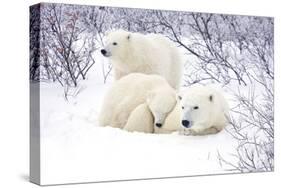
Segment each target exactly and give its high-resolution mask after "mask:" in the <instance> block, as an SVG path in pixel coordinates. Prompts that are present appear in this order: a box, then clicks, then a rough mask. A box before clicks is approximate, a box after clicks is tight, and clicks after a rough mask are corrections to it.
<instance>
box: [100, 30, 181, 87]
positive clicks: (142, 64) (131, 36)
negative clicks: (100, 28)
mask: <svg viewBox="0 0 281 188" xmlns="http://www.w3.org/2000/svg"><path fill="white" fill-rule="evenodd" d="M101 53H102V55H103V56H105V57H108V58H109V60H110V62H111V63H112V66H113V72H114V78H115V79H116V80H118V79H120V78H122V77H123V76H126V75H128V74H130V73H133V72H139V73H144V74H158V75H161V76H163V77H164V78H165V79H166V80H167V81H168V83H169V84H170V85H171V86H172V87H173V88H174V89H178V88H179V86H180V81H181V78H182V72H183V58H182V54H181V53H180V51H179V49H178V48H177V47H176V46H175V44H173V42H172V41H170V40H169V39H168V38H167V37H164V36H162V35H160V34H147V35H144V34H141V33H131V32H128V31H124V30H117V31H113V32H111V33H109V34H108V35H107V37H106V42H105V47H104V49H101Z"/></svg>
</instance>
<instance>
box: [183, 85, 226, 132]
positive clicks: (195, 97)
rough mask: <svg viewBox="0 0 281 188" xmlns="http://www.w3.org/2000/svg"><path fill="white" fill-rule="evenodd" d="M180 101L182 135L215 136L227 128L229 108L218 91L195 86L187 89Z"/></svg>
mask: <svg viewBox="0 0 281 188" xmlns="http://www.w3.org/2000/svg"><path fill="white" fill-rule="evenodd" d="M179 99H180V100H181V107H182V115H181V123H182V126H183V129H182V131H181V133H183V134H185V135H206V134H215V133H218V132H220V131H221V130H222V129H223V128H224V127H225V126H226V124H227V119H228V118H227V117H228V114H229V107H228V103H227V102H226V100H225V98H224V96H223V95H222V93H221V92H219V91H218V90H215V89H213V88H212V87H209V86H202V85H193V86H191V87H189V88H187V89H186V91H184V92H183V95H182V96H179Z"/></svg>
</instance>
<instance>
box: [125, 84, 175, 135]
mask: <svg viewBox="0 0 281 188" xmlns="http://www.w3.org/2000/svg"><path fill="white" fill-rule="evenodd" d="M158 91H159V90H158ZM157 95H159V96H157ZM162 96H165V94H163V93H162V92H154V94H153V96H151V95H150V96H148V99H147V100H146V103H144V104H141V105H140V106H138V107H137V108H136V110H134V111H133V112H132V113H131V115H130V117H129V120H128V122H127V124H126V126H125V127H129V128H130V129H129V131H139V132H149V133H152V132H154V133H157V134H161V133H166V134H167V133H171V132H174V131H179V130H180V128H181V117H180V114H181V110H180V105H179V103H178V102H177V101H176V96H174V100H172V99H171V100H167V102H163V101H160V100H159V99H161V98H162V99H163V100H165V99H164V98H165V97H162ZM158 97H159V98H158ZM168 97H169V94H168ZM169 101H170V102H169ZM153 119H154V121H153ZM155 123H161V125H162V126H161V127H157V126H156V125H155ZM127 129H128V128H126V130H127Z"/></svg>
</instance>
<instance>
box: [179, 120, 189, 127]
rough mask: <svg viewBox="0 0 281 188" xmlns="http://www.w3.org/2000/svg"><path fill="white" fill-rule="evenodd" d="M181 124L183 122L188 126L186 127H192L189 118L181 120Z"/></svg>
mask: <svg viewBox="0 0 281 188" xmlns="http://www.w3.org/2000/svg"><path fill="white" fill-rule="evenodd" d="M181 124H182V125H183V126H184V127H186V128H189V127H190V121H188V120H182V121H181Z"/></svg>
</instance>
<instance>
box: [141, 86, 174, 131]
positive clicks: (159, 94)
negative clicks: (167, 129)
mask: <svg viewBox="0 0 281 188" xmlns="http://www.w3.org/2000/svg"><path fill="white" fill-rule="evenodd" d="M146 103H147V104H148V107H149V109H150V111H151V113H152V115H153V117H154V125H155V126H157V127H159V128H160V127H162V125H163V124H164V122H165V119H166V117H167V116H168V114H169V113H170V112H171V111H172V110H173V109H174V108H175V106H176V104H177V97H176V92H175V91H174V90H173V89H171V88H158V89H155V90H152V91H150V92H149V93H148V94H147V98H146Z"/></svg>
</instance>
